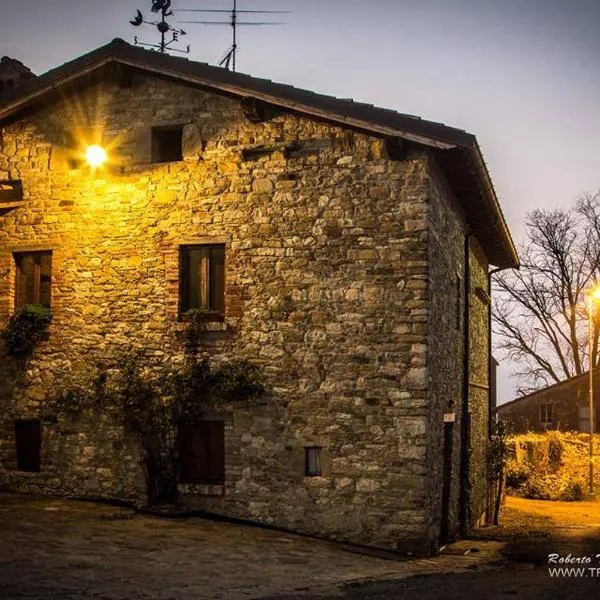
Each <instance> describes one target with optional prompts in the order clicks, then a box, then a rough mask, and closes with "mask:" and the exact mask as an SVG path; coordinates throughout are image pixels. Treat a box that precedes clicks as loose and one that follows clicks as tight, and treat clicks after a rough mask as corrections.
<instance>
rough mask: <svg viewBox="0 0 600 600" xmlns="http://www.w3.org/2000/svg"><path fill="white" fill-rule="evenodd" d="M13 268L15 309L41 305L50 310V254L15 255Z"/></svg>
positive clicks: (26, 253) (22, 253)
mask: <svg viewBox="0 0 600 600" xmlns="http://www.w3.org/2000/svg"><path fill="white" fill-rule="evenodd" d="M15 266H16V271H17V276H16V282H15V309H16V310H18V309H19V308H22V307H23V306H25V304H41V305H43V306H45V307H47V308H50V297H51V287H52V252H20V253H17V254H15Z"/></svg>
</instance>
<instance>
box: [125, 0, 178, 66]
mask: <svg viewBox="0 0 600 600" xmlns="http://www.w3.org/2000/svg"><path fill="white" fill-rule="evenodd" d="M170 8H171V0H152V8H151V11H152V12H153V13H160V17H161V20H160V21H146V20H144V15H142V11H140V10H138V11H137V14H136V16H135V18H134V19H133V21H129V22H130V23H131V24H132V25H133V26H134V27H139V26H140V25H142V23H145V24H146V25H154V27H156V29H157V30H158V31H159V33H160V44H146V43H144V42H139V41H138V38H137V35H136V36H135V37H134V38H133V41H134V43H135V44H136V45H137V46H147V47H149V48H152V49H158V51H159V52H161V53H163V54H164V53H165V52H167V50H169V51H172V52H183V53H184V54H187V53H188V52H189V51H190V47H189V45H188V46H187V48H186V49H185V50H180V49H179V48H171V47H170V46H171V44H174V43H175V42H178V41H179V36H180V35H187V34H186V32H185V31H183V29H177V28H176V27H173V26H172V25H170V24H169V23H167V21H166V19H165V18H166V17H170V16H171V15H172V14H173V11H172V10H170ZM168 33H171V39H170V40H168V41H165V36H166V35H167V34H168Z"/></svg>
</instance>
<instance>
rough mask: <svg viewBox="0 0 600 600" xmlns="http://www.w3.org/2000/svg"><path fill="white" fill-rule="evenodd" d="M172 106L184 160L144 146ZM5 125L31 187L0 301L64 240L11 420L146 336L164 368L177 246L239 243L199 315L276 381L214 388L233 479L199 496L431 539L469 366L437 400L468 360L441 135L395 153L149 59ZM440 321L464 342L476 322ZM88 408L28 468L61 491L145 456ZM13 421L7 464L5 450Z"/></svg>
mask: <svg viewBox="0 0 600 600" xmlns="http://www.w3.org/2000/svg"><path fill="white" fill-rule="evenodd" d="M174 123H179V124H185V127H184V160H182V161H179V162H173V163H165V164H150V155H149V150H148V149H149V135H150V129H149V128H150V126H158V125H169V124H174ZM1 136H2V145H1V148H0V178H4V177H6V178H12V179H22V180H23V186H24V190H25V201H26V204H25V207H23V208H20V209H18V210H15V211H12V212H10V213H8V214H6V215H4V216H0V318H1V319H2V320H5V319H6V318H8V316H9V315H10V314H11V312H12V310H13V306H14V301H13V297H14V279H15V272H14V270H15V267H14V261H13V258H12V253H13V252H15V251H23V250H32V249H51V250H52V252H53V258H52V260H53V263H52V270H53V281H52V310H53V313H54V321H53V323H52V325H51V327H50V333H49V338H48V340H47V341H45V342H43V343H42V345H41V346H40V347H39V349H38V351H37V352H36V355H35V357H34V358H33V359H32V361H31V362H30V364H29V365H28V367H27V369H26V370H24V371H19V370H18V369H9V365H8V363H9V361H8V359H7V358H6V357H3V358H2V369H3V374H2V378H1V380H0V381H1V383H0V401H1V402H2V409H3V414H4V415H5V428H4V431H5V432H6V431H8V430H9V429H10V427H11V423H12V420H13V419H14V418H22V417H23V416H31V415H38V416H41V415H43V414H44V411H45V407H46V405H47V400H48V398H49V397H50V396H52V395H53V394H55V393H56V392H57V391H59V390H60V389H62V388H64V387H65V386H66V385H68V382H69V381H70V380H77V379H79V378H81V377H83V376H84V374H88V373H89V372H90V369H93V367H94V365H95V364H97V363H99V362H102V363H104V364H111V363H112V364H114V363H115V362H117V361H118V360H119V359H120V357H121V356H122V355H123V353H124V352H125V351H127V350H128V349H130V348H139V349H143V351H144V353H145V356H146V362H147V365H148V367H149V368H151V369H156V370H159V369H161V368H165V367H166V366H168V365H172V364H175V365H177V364H181V363H182V362H183V361H184V360H185V352H186V343H185V339H186V332H185V328H186V324H185V323H182V322H181V321H180V320H179V319H178V303H179V289H178V286H179V283H178V281H179V246H180V245H182V244H190V243H203V242H207V243H214V242H220V243H224V244H225V245H226V309H225V320H224V323H223V324H214V327H212V331H210V332H206V333H204V334H202V339H201V344H200V348H199V354H200V355H201V356H207V357H209V358H210V359H211V360H214V361H218V360H220V359H227V358H233V357H236V358H246V359H250V360H251V361H252V362H253V363H255V364H257V365H258V366H259V367H260V368H261V369H262V370H263V372H264V373H265V376H266V378H267V383H268V388H269V391H270V395H269V397H268V398H267V399H266V400H265V401H263V402H262V403H261V404H260V405H253V406H241V405H236V404H232V405H229V406H220V407H219V408H218V411H219V414H224V415H225V416H223V418H224V419H225V418H226V419H227V420H226V423H228V425H227V428H226V454H227V456H226V481H225V486H224V488H223V489H208V490H206V489H193V488H192V489H190V488H189V487H188V488H184V489H182V492H183V496H184V498H185V499H186V500H187V501H188V502H190V503H193V504H194V505H195V506H198V507H201V508H204V509H207V510H211V511H213V512H216V513H222V514H227V515H231V516H236V517H241V518H247V519H251V520H254V521H258V522H263V523H270V524H274V525H278V526H282V527H288V528H291V529H295V530H298V531H303V532H307V533H314V534H317V535H322V536H325V537H330V538H334V539H341V540H346V541H351V542H357V543H364V544H369V545H373V546H380V547H387V548H400V549H417V550H424V549H429V548H431V546H432V545H434V544H435V542H433V539H434V537H435V535H434V533H433V532H434V530H435V529H436V528H437V524H436V522H435V519H436V518H437V517H435V516H434V517H432V514H437V513H436V512H435V511H439V509H438V506H437V505H436V503H437V497H436V495H435V494H436V492H434V491H433V488H432V487H431V484H432V483H433V480H432V478H431V476H430V475H431V470H432V469H435V468H436V464H437V462H436V461H437V457H438V456H439V444H438V438H439V430H438V429H437V428H435V427H434V428H432V427H431V425H434V424H437V423H439V422H440V414H441V411H442V409H443V406H444V405H445V403H446V402H447V398H446V396H445V392H446V391H447V392H448V394H450V395H451V396H454V395H455V394H456V389H458V387H459V385H460V384H459V383H458V382H457V381H454V380H453V378H454V375H452V378H450V377H448V376H440V377H442V379H440V381H439V382H438V383H436V384H435V385H437V391H436V394H437V396H436V400H435V407H434V408H433V409H432V410H431V411H430V412H428V408H427V384H428V376H429V378H430V381H433V380H436V377H438V375H435V373H441V372H443V369H445V368H446V367H448V368H450V369H454V370H455V369H456V365H455V360H456V359H455V356H454V355H452V356H451V357H450V355H451V353H450V352H449V351H448V347H444V345H443V344H441V343H440V345H439V346H438V347H437V349H435V350H434V351H432V352H430V353H428V351H427V342H428V337H427V319H428V315H429V312H428V310H427V302H428V292H427V264H428V262H427V235H428V221H427V210H428V196H429V193H430V188H431V179H430V173H429V169H430V161H429V159H428V158H427V156H426V155H425V154H423V153H418V152H415V153H412V154H409V155H408V156H407V158H406V159H405V160H403V161H391V160H389V159H388V158H387V156H386V153H385V144H384V142H383V141H382V140H379V139H376V138H372V137H368V136H365V135H361V134H357V133H352V132H349V131H345V130H342V129H340V128H336V127H332V126H329V125H326V124H322V123H316V122H313V121H309V120H306V119H303V118H300V117H294V116H290V115H280V116H277V117H276V118H274V119H272V120H271V121H268V122H266V123H259V124H252V123H249V122H248V120H247V119H246V118H245V117H244V116H243V113H242V110H241V108H240V105H239V102H237V101H235V100H233V99H229V98H225V97H221V96H217V95H214V94H210V93H207V92H204V91H200V90H193V89H190V88H185V87H183V86H178V85H176V84H173V83H169V82H166V81H161V80H159V79H151V78H144V77H135V78H134V81H133V85H132V87H130V88H127V87H123V88H119V87H118V86H117V84H116V83H112V82H106V83H104V84H101V85H97V86H94V87H91V88H89V89H88V90H86V91H85V93H81V94H79V95H78V96H77V97H74V98H68V99H65V100H63V101H62V102H61V103H60V104H57V105H53V106H50V107H47V108H45V109H43V110H42V111H40V112H38V113H36V114H35V115H33V116H31V117H29V118H27V119H24V120H21V121H18V122H15V123H13V124H10V125H8V126H6V127H4V128H3V129H2V131H1ZM100 138H101V139H102V141H103V143H104V144H105V145H106V146H107V147H108V149H109V154H110V156H111V158H112V164H111V165H109V167H108V168H107V169H105V170H102V171H98V172H96V173H91V172H89V171H88V170H87V169H86V168H84V167H83V166H81V165H79V168H73V167H77V165H76V164H74V163H73V161H74V160H76V159H77V158H78V157H77V154H76V153H75V152H72V151H71V148H72V142H71V141H72V140H74V141H75V143H77V142H78V141H79V140H81V141H84V140H87V141H98V139H100ZM437 210H439V211H441V212H443V209H442V204H438V209H437ZM452 219H454V217H452ZM449 226H450V227H452V228H454V227H456V226H455V225H454V224H452V225H449ZM436 227H437V226H436ZM443 227H444V226H441V229H440V231H441V232H443ZM443 243H444V242H443V240H442V244H443ZM438 254H439V253H438ZM437 258H439V256H438V255H437V254H436V260H437ZM458 260H459V258H458V255H456V257H454V258H452V266H453V268H454V261H458ZM457 264H458V263H457ZM432 281H433V280H432ZM435 281H436V282H437V279H436V280H435ZM446 284H447V285H449V286H453V285H454V284H453V282H444V285H446ZM436 285H437V283H436ZM448 289H449V288H448ZM452 289H454V288H453V287H452ZM446 292H447V290H446V288H444V291H443V292H442V293H443V294H444V296H445V294H446ZM433 295H434V297H435V292H434V294H433ZM450 298H454V294H453V293H451V295H450ZM445 302H446V300H445V299H444V300H442V299H441V298H439V303H438V304H437V307H438V308H436V309H435V311H434V312H435V314H436V318H438V319H442V320H443V318H444V317H443V316H441V313H440V312H439V311H440V309H441V307H442V305H443V303H445ZM450 329H452V328H450ZM444 335H447V336H448V339H449V340H450V344H451V346H450V347H451V348H452V349H453V351H454V349H456V350H458V349H459V348H460V339H459V338H460V336H458V335H455V334H454V333H453V332H451V331H450V330H448V332H447V334H444ZM427 361H432V362H430V364H429V365H428V363H427ZM437 361H442V362H441V363H440V364H441V365H442V367H440V365H438V364H437ZM446 363H448V364H446ZM450 363H451V364H450ZM428 369H429V370H428ZM9 371H10V372H9ZM428 373H429V375H428ZM450 379H452V381H450ZM215 410H217V409H215ZM94 418H95V417H94ZM90 419H92V417H88V421H87V422H85V421H86V417H85V415H83V416H82V417H81V419H80V421H76V422H75V423H73V422H68V421H67V419H66V418H63V417H61V416H60V415H59V416H58V422H57V423H56V424H54V425H52V424H47V425H44V429H45V431H46V430H47V432H48V433H45V434H44V445H45V449H44V456H46V457H47V459H46V461H45V464H43V465H42V471H43V472H42V473H41V474H40V475H36V474H29V475H27V476H26V477H27V481H28V482H29V483H28V485H30V486H32V489H33V487H35V480H36V479H37V480H39V481H41V480H42V479H43V478H44V477H45V478H46V479H45V480H44V481H46V482H47V483H46V484H45V485H46V487H45V488H44V489H45V490H46V491H52V492H54V493H77V494H78V495H84V494H89V495H93V496H97V495H104V496H109V497H121V496H126V497H137V496H138V495H139V490H140V473H139V469H138V471H137V473H134V474H133V475H131V474H130V475H127V476H124V475H123V473H122V470H121V469H122V468H124V466H125V465H130V464H132V461H135V460H136V458H135V453H134V452H133V450H132V449H131V448H130V447H129V446H128V442H127V440H124V439H120V438H119V435H120V434H119V432H115V431H114V430H112V429H111V428H110V427H109V426H107V427H99V426H97V424H95V423H94V422H93V419H92V420H91V421H90ZM86 432H93V435H91V434H89V433H86ZM5 435H6V437H4V439H3V441H2V445H1V446H0V463H1V465H2V466H3V467H4V469H5V470H6V469H8V470H10V469H11V466H14V447H13V445H12V443H11V440H10V439H9V436H8V434H5ZM69 436H72V437H69ZM436 444H438V445H437V447H436ZM306 445H320V446H323V448H324V457H323V458H324V473H323V476H322V477H304V474H303V452H304V446H306ZM99 465H101V466H99ZM99 469H102V471H101V472H98V471H99ZM126 470H127V471H128V472H129V467H127V469H126ZM436 476H437V475H436ZM11 477H17V476H13V475H11ZM90 482H91V483H90ZM15 485H16V486H17V487H19V486H18V485H17V484H16V483H15ZM19 485H20V484H19ZM453 494H454V496H455V495H456V489H454V491H453ZM432 503H433V504H434V506H432ZM432 511H433V513H432Z"/></svg>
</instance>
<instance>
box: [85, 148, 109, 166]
mask: <svg viewBox="0 0 600 600" xmlns="http://www.w3.org/2000/svg"><path fill="white" fill-rule="evenodd" d="M107 159H108V155H107V154H106V150H105V149H104V148H103V147H102V146H97V145H92V146H88V147H87V150H86V151H85V160H86V161H87V164H88V165H89V166H90V167H92V168H94V169H95V168H98V167H101V166H102V165H103V164H104V163H105V162H106V160H107Z"/></svg>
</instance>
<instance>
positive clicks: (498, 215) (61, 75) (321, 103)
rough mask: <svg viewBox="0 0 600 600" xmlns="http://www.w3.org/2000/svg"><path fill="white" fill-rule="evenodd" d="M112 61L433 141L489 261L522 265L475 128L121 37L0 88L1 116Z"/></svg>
mask: <svg viewBox="0 0 600 600" xmlns="http://www.w3.org/2000/svg"><path fill="white" fill-rule="evenodd" d="M111 63H113V64H117V65H118V64H120V65H124V66H127V67H130V68H133V69H136V70H141V71H144V72H146V73H152V74H155V75H157V76H161V77H167V78H170V79H174V80H176V81H178V82H180V83H184V84H188V85H192V86H198V87H203V88H208V89H212V90H215V91H218V92H221V93H224V94H227V95H230V96H234V97H238V98H240V99H243V98H255V99H257V100H260V101H263V102H266V103H268V104H270V105H272V106H275V107H280V108H283V109H286V110H288V111H293V112H295V113H299V114H303V115H307V116H309V117H313V118H317V119H320V120H324V121H327V122H330V123H333V124H336V125H339V126H345V127H350V128H353V129H357V130H360V131H364V132H367V133H370V134H373V135H378V136H384V137H387V138H399V139H402V140H406V141H408V142H412V143H416V144H419V145H423V146H426V147H429V148H431V150H432V152H433V153H434V154H435V156H436V158H437V160H438V161H439V164H440V166H441V167H442V169H443V171H444V172H445V174H446V177H447V178H448V180H449V183H450V185H451V186H452V187H453V189H454V191H455V193H456V196H457V198H458V199H459V201H460V203H461V205H462V206H463V209H464V211H465V215H466V218H467V222H468V223H469V225H470V227H471V228H472V230H473V231H474V232H475V234H476V235H477V237H478V239H479V242H480V243H481V245H482V247H483V249H484V251H485V252H486V254H487V256H488V258H489V260H490V262H491V263H492V264H494V265H496V266H498V267H504V268H508V267H516V266H518V262H519V261H518V256H517V251H516V249H515V246H514V243H513V241H512V238H511V236H510V232H509V230H508V226H507V224H506V221H505V220H504V216H503V214H502V210H501V208H500V205H499V203H498V199H497V197H496V194H495V191H494V188H493V185H492V182H491V178H490V176H489V173H488V170H487V168H486V165H485V161H484V158H483V155H482V153H481V150H480V149H479V146H478V144H477V140H476V138H475V136H474V135H472V134H470V133H467V132H465V131H463V130H461V129H456V128H454V127H448V126H446V125H443V124H441V123H435V122H433V121H427V120H425V119H421V118H420V117H415V116H413V115H407V114H402V113H398V112H395V111H393V110H388V109H383V108H378V107H375V106H373V105H370V104H363V103H360V102H353V101H352V100H341V99H339V98H335V97H332V96H326V95H323V94H316V93H314V92H311V91H307V90H303V89H299V88H295V87H293V86H290V85H284V84H280V83H274V82H272V81H270V80H268V79H260V78H257V77H251V76H249V75H245V74H242V73H234V72H231V71H228V70H225V69H223V68H221V67H214V66H211V65H208V64H205V63H199V62H193V61H189V60H187V59H185V58H181V57H175V56H170V55H168V54H160V53H157V52H151V51H148V50H144V49H142V48H139V47H135V46H131V45H130V44H127V43H126V42H124V41H123V40H121V39H115V40H113V41H112V42H110V43H109V44H106V45H105V46H102V47H100V48H97V49H96V50H93V51H92V52H89V53H88V54H84V55H83V56H80V57H78V58H76V59H74V60H72V61H70V62H68V63H65V64H63V65H61V66H59V67H57V68H55V69H52V70H51V71H48V72H47V73H44V74H43V75H40V76H39V77H37V78H35V79H33V80H31V81H29V82H26V83H24V84H23V85H22V86H21V87H19V88H18V89H15V90H11V91H9V92H7V93H4V94H3V95H0V124H1V123H2V122H3V121H6V120H7V119H10V118H18V115H19V114H21V112H22V111H23V110H24V109H26V108H30V107H32V106H35V105H36V104H37V103H39V102H42V101H43V100H44V99H46V98H47V96H48V95H52V94H53V93H56V92H58V91H59V90H60V88H62V87H63V86H65V85H68V84H71V83H75V82H77V80H79V79H81V78H83V77H85V76H87V75H91V74H94V73H96V72H98V71H100V70H102V69H103V68H104V67H106V66H108V65H109V64H111Z"/></svg>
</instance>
